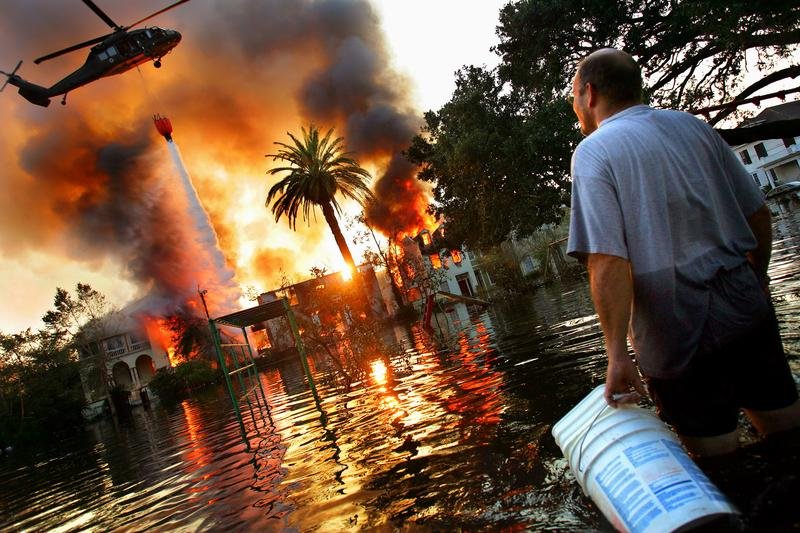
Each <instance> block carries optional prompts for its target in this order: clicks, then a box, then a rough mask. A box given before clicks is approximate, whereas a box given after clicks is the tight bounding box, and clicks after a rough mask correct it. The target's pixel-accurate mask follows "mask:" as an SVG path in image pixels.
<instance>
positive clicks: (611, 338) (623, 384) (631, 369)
mask: <svg viewBox="0 0 800 533" xmlns="http://www.w3.org/2000/svg"><path fill="white" fill-rule="evenodd" d="M587 266H588V268H589V284H590V286H591V290H592V300H593V301H594V306H595V309H596V310H597V315H598V316H599V318H600V327H601V328H602V329H603V336H604V337H605V342H606V352H607V354H608V369H607V371H606V390H605V398H606V402H608V404H609V405H610V406H611V407H617V405H618V404H620V403H632V402H634V401H635V398H632V397H630V396H627V397H625V398H622V399H619V400H615V399H614V395H615V394H627V393H629V392H630V389H631V388H633V389H634V390H635V391H636V392H638V393H639V394H642V395H647V391H646V390H645V387H644V384H643V383H642V380H641V378H640V377H639V372H638V370H637V369H636V365H635V364H634V363H633V360H632V359H631V358H630V356H629V355H628V344H627V338H628V324H629V323H630V316H631V304H632V302H633V279H632V277H631V266H630V263H629V262H628V261H627V260H626V259H622V258H621V257H616V256H613V255H605V254H589V255H588V257H587Z"/></svg>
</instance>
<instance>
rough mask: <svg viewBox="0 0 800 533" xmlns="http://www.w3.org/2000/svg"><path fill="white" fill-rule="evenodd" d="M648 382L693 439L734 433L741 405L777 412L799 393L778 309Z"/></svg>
mask: <svg viewBox="0 0 800 533" xmlns="http://www.w3.org/2000/svg"><path fill="white" fill-rule="evenodd" d="M646 380H647V386H648V389H649V391H650V395H651V396H652V397H653V401H654V402H655V403H656V408H657V409H658V414H659V416H660V417H661V419H662V420H664V422H666V423H668V424H670V425H671V426H672V427H673V428H675V431H677V432H678V433H679V434H681V435H685V436H687V437H713V436H717V435H723V434H725V433H730V432H731V431H733V430H735V429H736V426H737V425H738V417H739V409H740V408H744V409H753V410H756V411H771V410H774V409H781V408H783V407H788V406H790V405H792V404H793V403H794V402H795V401H797V397H798V396H797V385H796V384H795V382H794V378H793V377H792V373H791V371H790V370H789V365H788V363H787V362H786V356H785V354H784V352H783V345H782V344H781V338H780V334H779V333H778V322H777V320H776V318H775V314H774V312H771V313H770V316H769V318H768V319H767V320H765V321H763V322H762V323H761V324H760V325H758V326H756V327H755V328H753V329H752V330H751V331H750V332H749V333H747V334H745V335H743V336H742V337H740V338H738V339H736V340H735V341H733V342H730V343H728V344H727V345H726V346H725V347H723V348H721V349H719V350H716V351H714V352H710V353H698V354H696V355H695V356H694V357H693V358H692V361H691V362H690V363H689V366H688V367H687V369H686V371H685V372H683V373H682V374H681V375H680V376H678V377H676V378H670V379H662V378H652V377H647V378H646Z"/></svg>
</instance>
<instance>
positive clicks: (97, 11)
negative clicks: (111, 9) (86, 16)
mask: <svg viewBox="0 0 800 533" xmlns="http://www.w3.org/2000/svg"><path fill="white" fill-rule="evenodd" d="M83 3H84V4H86V5H87V6H89V9H91V10H92V11H94V14H95V15H97V16H98V17H100V18H101V19H103V22H105V23H106V24H108V25H109V26H111V27H112V28H113V29H114V30H115V31H122V26H120V25H119V24H117V23H116V22H114V21H113V20H111V17H109V16H108V15H106V13H105V11H103V10H102V9H100V8H99V7H97V4H95V3H94V2H92V0H83Z"/></svg>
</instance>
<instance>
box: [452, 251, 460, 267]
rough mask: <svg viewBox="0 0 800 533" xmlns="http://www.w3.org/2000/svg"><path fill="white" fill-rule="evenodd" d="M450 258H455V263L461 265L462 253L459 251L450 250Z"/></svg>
mask: <svg viewBox="0 0 800 533" xmlns="http://www.w3.org/2000/svg"><path fill="white" fill-rule="evenodd" d="M450 257H452V258H453V263H455V264H457V265H460V264H461V252H459V251H458V250H450Z"/></svg>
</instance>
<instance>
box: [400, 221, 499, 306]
mask: <svg viewBox="0 0 800 533" xmlns="http://www.w3.org/2000/svg"><path fill="white" fill-rule="evenodd" d="M401 245H402V253H403V260H402V261H401V265H400V274H401V276H402V278H403V286H404V287H405V291H404V296H405V298H406V299H407V302H408V303H417V302H421V300H422V299H423V298H424V297H425V295H426V293H427V294H433V293H437V292H438V293H441V294H448V295H455V296H463V297H468V298H474V297H477V296H479V295H482V294H483V293H485V291H486V289H487V287H488V286H489V284H491V280H490V279H489V278H488V276H487V275H486V274H485V273H483V272H481V271H480V270H479V269H477V268H476V267H475V264H474V261H475V259H476V256H475V254H473V253H472V252H470V251H468V250H466V249H465V248H464V247H463V246H454V245H452V244H450V243H448V241H447V239H446V238H445V227H444V225H439V226H438V227H437V228H436V229H435V230H433V231H430V230H428V229H423V230H422V231H420V232H419V233H417V234H416V235H415V236H414V237H411V236H406V237H405V238H404V239H403V240H402V243H401ZM428 285H431V286H428Z"/></svg>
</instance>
